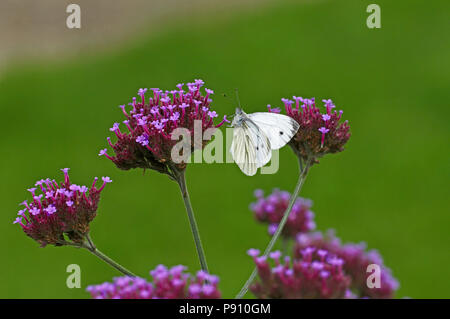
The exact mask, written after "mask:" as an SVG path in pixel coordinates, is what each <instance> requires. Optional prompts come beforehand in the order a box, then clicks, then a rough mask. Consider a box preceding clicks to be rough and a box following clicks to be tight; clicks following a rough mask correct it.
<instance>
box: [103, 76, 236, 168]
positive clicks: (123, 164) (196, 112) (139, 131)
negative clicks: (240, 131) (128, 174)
mask: <svg viewBox="0 0 450 319" xmlns="http://www.w3.org/2000/svg"><path fill="white" fill-rule="evenodd" d="M203 84H204V82H203V81H202V80H195V82H193V83H188V84H187V89H186V90H183V87H184V84H178V85H177V89H176V90H172V91H163V90H160V89H157V88H154V89H151V91H152V92H153V94H150V95H151V96H148V95H149V94H147V98H146V93H147V89H139V91H138V95H139V98H137V99H136V98H133V100H132V102H131V103H129V105H130V106H129V110H128V111H127V107H126V106H125V105H120V108H121V109H122V112H123V115H124V116H125V120H124V121H123V124H119V123H114V125H113V126H112V128H110V131H112V132H114V133H115V135H116V137H117V140H116V142H115V143H113V142H112V141H111V139H110V138H108V143H109V145H110V146H111V148H112V149H113V150H114V152H115V155H109V154H108V152H107V149H102V150H100V152H99V155H100V156H102V155H104V156H106V157H107V158H109V159H110V160H111V161H113V162H114V164H116V166H117V167H118V168H120V169H124V170H128V169H131V168H143V169H153V170H156V171H159V172H161V173H165V174H169V173H170V169H171V168H176V169H178V170H184V169H185V167H186V163H185V162H184V161H181V162H180V163H174V162H173V161H172V158H171V152H172V148H173V146H174V145H175V144H176V143H178V142H179V140H178V139H176V140H172V132H173V131H174V130H175V129H177V128H186V129H188V130H189V132H190V137H191V145H190V146H191V150H190V151H191V152H192V151H193V150H194V149H199V148H203V147H204V146H205V145H206V142H207V141H202V142H200V143H194V142H195V141H194V127H195V123H198V124H197V125H198V128H197V129H199V130H200V132H199V133H201V134H203V133H202V132H203V131H204V130H206V129H209V128H216V127H219V126H221V125H222V124H223V123H224V122H225V121H228V120H227V119H226V116H225V117H224V119H223V121H222V122H220V123H219V124H218V125H214V119H215V118H216V117H218V115H217V113H216V112H215V111H213V110H211V102H212V100H211V98H210V97H211V94H213V93H214V92H213V91H212V90H209V89H205V92H206V93H205V94H202V92H201V87H202V86H203ZM196 121H197V122H196ZM200 136H202V135H200ZM188 155H189V154H181V156H182V157H183V158H184V157H186V158H187V157H188ZM169 175H170V174H169Z"/></svg>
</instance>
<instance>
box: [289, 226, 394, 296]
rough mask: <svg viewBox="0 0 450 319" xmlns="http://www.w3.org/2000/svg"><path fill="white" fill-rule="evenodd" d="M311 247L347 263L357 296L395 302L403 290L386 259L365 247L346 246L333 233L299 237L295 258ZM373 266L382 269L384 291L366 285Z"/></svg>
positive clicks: (318, 233) (347, 270) (346, 269)
mask: <svg viewBox="0 0 450 319" xmlns="http://www.w3.org/2000/svg"><path fill="white" fill-rule="evenodd" d="M307 247H314V248H315V249H325V250H327V251H329V252H330V253H332V254H334V255H336V256H337V257H338V258H341V259H342V260H343V261H344V265H343V267H344V270H345V272H346V273H347V274H349V275H350V277H351V278H352V283H351V287H352V290H353V292H354V293H355V294H356V295H357V296H359V297H369V298H394V295H395V291H396V290H397V289H398V287H399V284H398V281H397V280H396V279H395V278H394V277H393V276H392V274H391V271H390V269H389V268H387V267H386V266H385V265H384V264H383V259H382V258H381V256H380V255H379V253H378V252H377V251H376V250H369V251H366V245H365V244H364V243H360V244H351V243H349V244H342V243H341V241H340V239H339V238H337V237H336V236H335V235H334V232H333V231H328V233H327V234H326V235H323V234H322V233H321V232H313V233H309V234H299V235H298V236H297V240H296V245H295V252H294V255H295V256H296V257H300V256H302V252H303V250H304V249H305V248H307ZM370 264H376V265H378V266H380V268H381V278H380V281H381V282H380V286H381V287H380V288H369V287H368V285H367V283H366V281H367V277H368V276H369V275H370V273H367V266H368V265H370Z"/></svg>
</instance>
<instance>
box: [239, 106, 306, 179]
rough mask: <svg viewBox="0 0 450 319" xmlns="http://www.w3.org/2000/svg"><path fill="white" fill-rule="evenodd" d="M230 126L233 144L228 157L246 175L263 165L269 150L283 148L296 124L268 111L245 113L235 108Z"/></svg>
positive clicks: (297, 126)
mask: <svg viewBox="0 0 450 319" xmlns="http://www.w3.org/2000/svg"><path fill="white" fill-rule="evenodd" d="M231 126H233V127H234V130H233V142H232V143H231V149H230V152H231V155H232V156H233V159H234V161H235V162H236V164H237V165H238V166H239V168H240V169H241V171H242V172H243V173H244V174H246V175H249V176H252V175H255V174H256V170H257V169H258V168H260V167H263V166H264V165H266V164H267V163H268V162H269V161H270V158H271V157H272V150H277V149H279V148H281V147H283V146H284V145H286V144H287V143H288V142H289V141H290V140H291V138H292V137H293V136H294V135H295V133H297V131H298V129H299V127H300V125H299V124H298V123H297V121H295V120H294V119H293V118H291V117H289V116H286V115H282V114H278V113H269V112H257V113H251V114H246V113H245V112H244V111H242V109H240V108H236V114H235V116H234V119H233V122H232V123H231Z"/></svg>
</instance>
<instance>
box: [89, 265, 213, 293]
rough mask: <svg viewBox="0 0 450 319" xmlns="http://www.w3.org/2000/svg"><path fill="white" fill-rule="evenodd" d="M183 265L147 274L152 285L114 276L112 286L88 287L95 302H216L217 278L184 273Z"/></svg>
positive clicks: (105, 284) (138, 279)
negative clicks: (188, 300) (199, 300)
mask: <svg viewBox="0 0 450 319" xmlns="http://www.w3.org/2000/svg"><path fill="white" fill-rule="evenodd" d="M185 270H186V267H185V266H182V265H178V266H174V267H172V268H170V269H168V268H167V267H166V266H164V265H159V266H157V267H156V268H155V269H154V270H152V271H150V275H151V276H152V278H153V282H148V281H147V280H146V279H143V278H139V277H134V278H133V277H116V278H114V281H113V282H112V283H110V282H105V283H103V284H100V285H93V286H89V287H87V289H86V290H87V291H88V292H89V293H90V294H91V296H92V298H95V299H218V298H220V295H221V294H220V291H219V290H218V288H217V285H218V282H219V278H218V277H217V276H214V275H209V274H207V273H206V272H204V271H201V270H200V271H198V272H197V274H196V275H195V276H193V275H191V274H188V273H185Z"/></svg>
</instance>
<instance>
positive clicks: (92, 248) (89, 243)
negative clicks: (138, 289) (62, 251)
mask: <svg viewBox="0 0 450 319" xmlns="http://www.w3.org/2000/svg"><path fill="white" fill-rule="evenodd" d="M86 240H87V241H86V242H84V243H82V244H78V243H73V242H68V241H64V242H63V243H62V244H63V245H66V246H73V247H78V248H84V249H86V250H88V251H90V252H91V253H92V254H94V255H95V256H97V257H98V258H100V259H101V260H103V261H104V262H106V263H107V264H108V265H110V266H111V267H113V268H115V269H117V270H118V271H120V272H121V273H122V274H124V275H126V276H129V277H137V276H136V275H135V274H133V273H132V272H131V271H129V270H128V269H126V268H125V267H123V266H122V265H120V264H119V263H117V262H116V261H114V260H112V259H111V258H109V257H108V256H106V255H105V254H104V253H102V252H101V251H100V250H98V249H97V247H95V245H94V243H93V241H92V239H91V237H90V236H89V234H88V235H86Z"/></svg>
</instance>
